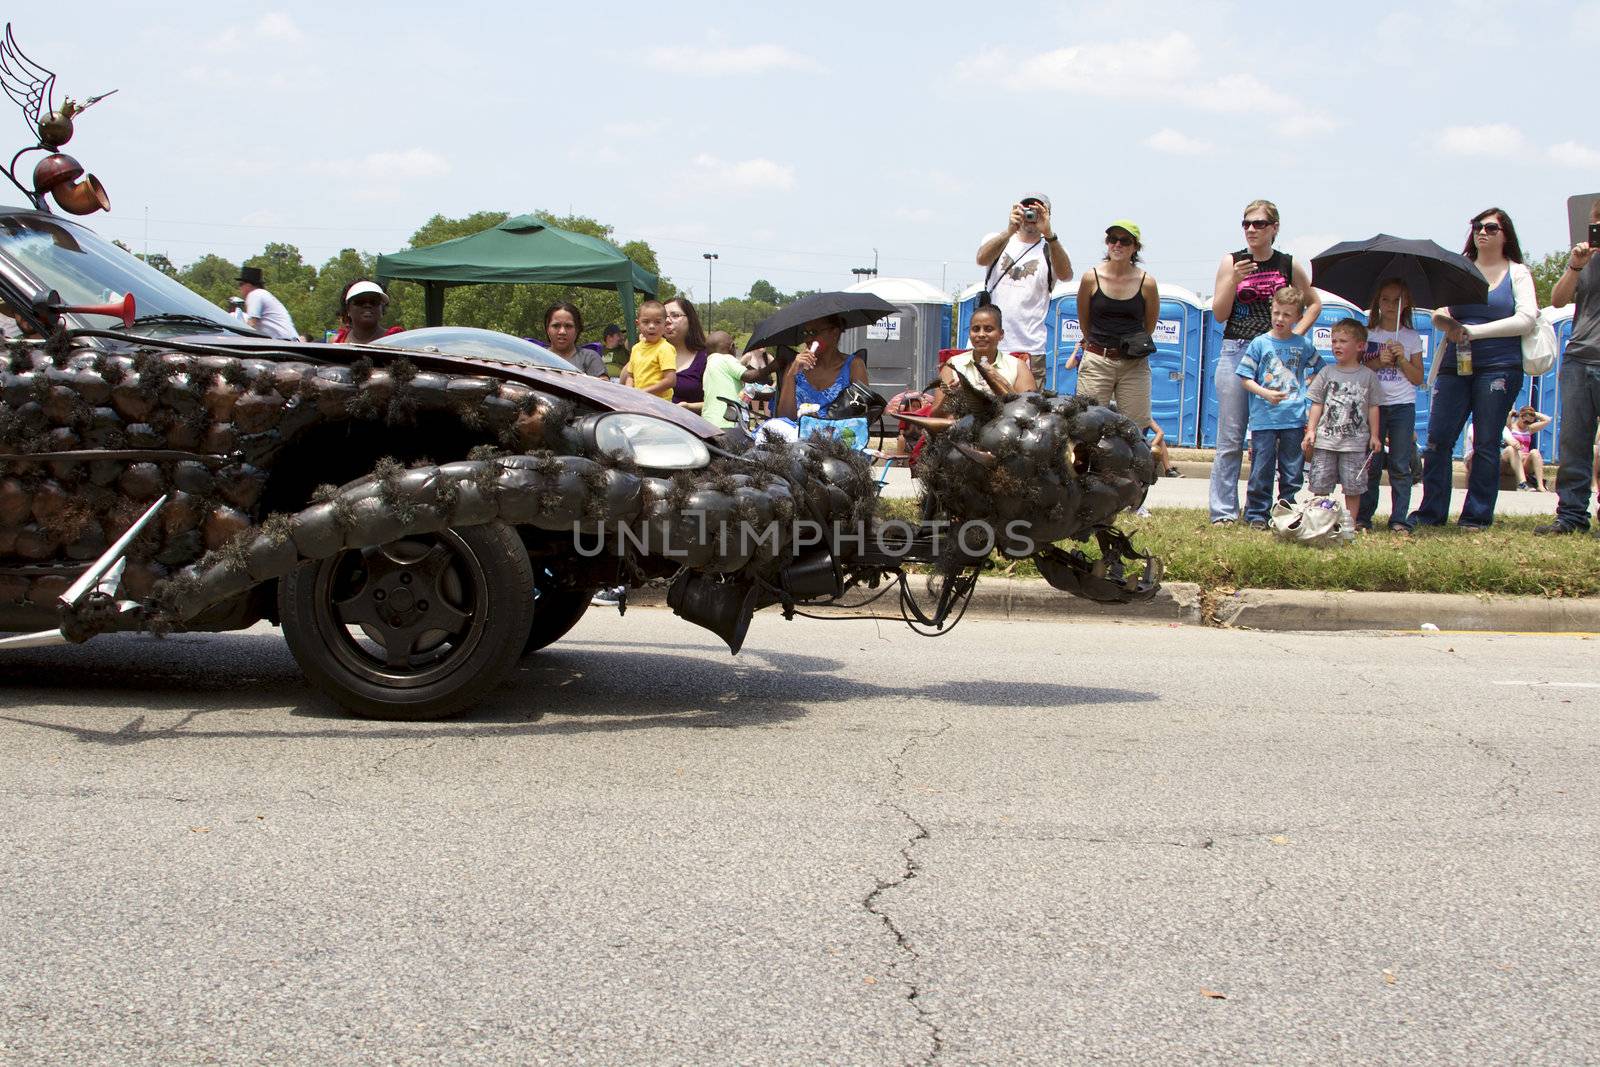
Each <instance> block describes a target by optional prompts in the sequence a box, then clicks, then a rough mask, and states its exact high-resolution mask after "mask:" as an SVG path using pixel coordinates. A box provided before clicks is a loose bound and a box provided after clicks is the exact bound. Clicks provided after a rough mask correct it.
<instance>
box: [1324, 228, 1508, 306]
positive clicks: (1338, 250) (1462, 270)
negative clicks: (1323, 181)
mask: <svg viewBox="0 0 1600 1067" xmlns="http://www.w3.org/2000/svg"><path fill="white" fill-rule="evenodd" d="M1391 278H1397V279H1399V280H1400V281H1403V282H1405V283H1406V286H1407V287H1408V288H1409V289H1410V290H1411V302H1412V303H1413V304H1414V305H1415V306H1416V307H1425V308H1442V307H1449V306H1450V305H1452V304H1482V303H1484V302H1486V301H1487V300H1488V299H1489V282H1488V279H1486V278H1485V277H1484V276H1483V272H1482V271H1480V270H1478V265H1477V264H1476V263H1473V262H1472V260H1470V259H1468V258H1467V257H1466V256H1463V255H1461V254H1460V253H1457V252H1450V251H1446V250H1445V249H1443V248H1441V247H1439V245H1437V244H1435V243H1434V242H1432V241H1426V240H1411V239H1408V238H1405V237H1392V236H1390V235H1389V234H1386V233H1380V234H1378V235H1377V236H1376V237H1369V238H1368V239H1367V240H1365V241H1344V242H1342V243H1340V244H1336V245H1334V246H1333V247H1332V248H1330V249H1328V250H1326V251H1325V252H1322V253H1321V254H1319V255H1317V256H1315V257H1314V258H1313V259H1312V260H1311V280H1312V282H1313V284H1315V285H1316V287H1317V288H1318V289H1324V290H1326V291H1328V292H1330V293H1333V294H1334V295H1335V296H1342V297H1344V298H1345V299H1346V300H1348V301H1350V302H1351V303H1353V304H1355V305H1356V306H1357V307H1368V306H1369V305H1370V304H1371V302H1372V297H1373V294H1374V293H1375V292H1377V289H1378V285H1379V283H1381V282H1386V281H1388V280H1390V279H1391Z"/></svg>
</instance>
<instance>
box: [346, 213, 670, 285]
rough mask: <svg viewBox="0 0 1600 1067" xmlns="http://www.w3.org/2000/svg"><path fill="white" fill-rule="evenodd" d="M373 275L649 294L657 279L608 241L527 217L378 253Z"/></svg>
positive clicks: (426, 280) (403, 278)
mask: <svg viewBox="0 0 1600 1067" xmlns="http://www.w3.org/2000/svg"><path fill="white" fill-rule="evenodd" d="M377 273H378V277H380V278H384V279H394V280H397V281H408V282H429V283H433V284H435V285H442V286H445V287H449V286H455V285H480V284H486V283H499V284H515V283H527V284H551V285H581V286H587V287H590V288H595V289H621V288H622V287H624V286H627V287H628V288H629V289H631V290H637V291H639V292H644V293H649V294H650V295H651V296H654V295H655V293H656V288H657V286H658V284H659V281H660V280H659V279H658V278H657V277H656V276H655V275H654V274H651V273H650V272H649V271H647V270H645V269H644V268H643V267H641V266H639V265H638V264H637V263H634V262H633V261H632V260H630V259H629V258H628V257H627V256H625V255H623V254H622V250H621V249H619V248H618V247H617V246H616V245H614V244H612V243H611V242H609V241H604V240H601V239H600V238H598V237H590V236H588V235H587V234H581V233H572V232H571V231H569V230H563V229H560V228H559V227H556V226H551V225H550V224H549V223H547V222H542V221H540V220H539V219H537V218H535V217H534V216H532V215H517V216H516V217H514V218H509V219H507V220H506V221H504V222H502V223H501V224H500V225H498V226H496V227H494V228H493V229H488V230H484V231H482V232H481V233H474V234H470V235H468V236H466V237H457V238H456V239H455V240H453V241H442V242H440V243H439V244H436V245H428V246H427V247H425V248H412V249H409V250H407V251H404V252H395V253H393V254H391V255H386V256H379V257H378V270H377Z"/></svg>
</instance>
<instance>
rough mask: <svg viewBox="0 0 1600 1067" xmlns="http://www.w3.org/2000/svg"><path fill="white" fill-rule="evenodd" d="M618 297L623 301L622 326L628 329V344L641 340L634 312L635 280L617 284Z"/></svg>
mask: <svg viewBox="0 0 1600 1067" xmlns="http://www.w3.org/2000/svg"><path fill="white" fill-rule="evenodd" d="M617 299H618V300H620V301H621V302H622V328H623V329H624V330H627V331H628V345H629V347H632V346H633V345H635V344H638V342H639V324H638V321H637V320H636V318H635V316H634V313H633V280H632V279H631V278H630V279H629V280H628V281H625V282H623V283H622V284H621V285H619V286H617Z"/></svg>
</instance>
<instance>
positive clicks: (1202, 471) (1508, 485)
mask: <svg viewBox="0 0 1600 1067" xmlns="http://www.w3.org/2000/svg"><path fill="white" fill-rule="evenodd" d="M1172 466H1174V467H1176V468H1177V469H1178V471H1179V472H1180V473H1181V474H1182V475H1183V476H1184V477H1185V478H1203V479H1205V480H1206V481H1210V480H1211V464H1210V463H1208V462H1206V461H1205V460H1203V459H1178V460H1173V461H1172ZM1544 476H1545V481H1546V483H1547V484H1550V485H1554V484H1555V477H1556V465H1555V464H1554V463H1546V464H1545V465H1544ZM1381 478H1382V484H1384V485H1388V484H1389V475H1388V473H1387V472H1385V473H1384V474H1382V475H1381ZM1239 480H1240V481H1241V482H1245V481H1249V480H1250V449H1249V448H1248V447H1247V448H1246V449H1245V452H1244V459H1243V460H1242V461H1241V462H1240V464H1239ZM1450 484H1451V485H1452V486H1453V487H1454V488H1456V489H1465V488H1466V487H1467V471H1466V468H1464V467H1463V466H1462V465H1461V461H1460V460H1455V461H1453V462H1452V464H1451V468H1450ZM1516 488H1517V483H1516V482H1514V481H1512V480H1511V477H1510V476H1509V475H1507V474H1505V473H1504V472H1502V473H1501V476H1500V491H1501V492H1503V493H1509V492H1512V491H1513V490H1515V489H1516Z"/></svg>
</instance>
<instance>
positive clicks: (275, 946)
mask: <svg viewBox="0 0 1600 1067" xmlns="http://www.w3.org/2000/svg"><path fill="white" fill-rule="evenodd" d="M1595 653H1596V645H1595V643H1594V642H1593V641H1590V640H1587V639H1583V638H1578V637H1543V636H1541V637H1528V636H1511V635H1506V636H1499V635H1453V634H1434V635H1385V634H1346V635H1332V634H1317V635H1297V634H1271V635H1267V634H1257V633H1241V632H1223V631H1215V630H1202V629H1197V628H1192V627H1186V628H1177V627H1167V626H1140V625H1118V624H1101V623H1050V624H1038V625H1024V624H1020V623H1003V622H997V621H989V620H973V619H969V620H967V621H965V622H964V623H962V625H961V626H960V627H959V628H958V629H957V630H956V631H955V633H954V635H953V636H951V637H947V638H940V639H938V640H927V639H923V638H919V637H916V636H914V635H913V634H911V633H910V632H909V631H907V630H906V629H905V628H904V627H902V626H900V625H898V624H890V623H873V622H840V623H833V624H824V623H819V622H811V621H806V620H796V621H795V622H792V623H785V622H783V621H782V620H781V618H778V617H777V616H776V615H774V614H771V613H768V614H764V615H763V616H761V617H759V618H758V620H757V622H756V624H755V626H754V628H753V630H752V633H751V638H750V641H749V644H748V645H747V648H746V651H745V652H744V653H743V654H742V655H741V656H740V657H739V658H737V659H731V658H730V657H729V656H728V655H727V652H726V650H725V649H721V648H719V647H718V646H717V644H716V643H715V640H714V639H713V638H711V636H710V635H709V634H705V633H704V632H703V631H699V630H697V629H694V628H692V627H690V626H688V625H687V624H685V623H682V622H680V621H679V620H676V619H674V618H672V617H671V616H669V615H667V614H666V613H664V612H660V611H642V610H636V611H634V612H630V613H629V615H628V617H627V618H626V619H624V620H618V619H617V618H616V617H615V616H614V615H609V614H607V615H602V614H600V613H597V612H596V613H591V615H590V616H589V617H588V618H586V619H585V620H584V621H583V622H582V623H581V624H580V625H579V627H578V629H577V630H575V631H574V633H573V635H572V637H571V639H569V640H568V641H566V642H563V643H562V644H561V645H558V646H556V647H555V648H553V649H551V650H549V651H548V652H547V653H545V654H541V655H540V656H537V657H534V658H532V659H529V660H527V661H525V663H524V664H523V667H522V669H521V671H520V673H519V674H518V675H517V677H516V682H515V684H514V685H513V686H510V687H507V688H506V689H504V690H502V691H500V692H499V693H498V694H497V696H496V697H495V698H494V699H493V700H492V701H491V702H489V703H488V704H487V705H485V706H483V707H481V708H480V709H478V710H477V711H476V712H475V713H473V714H471V715H470V716H469V717H468V718H466V719H464V720H460V721H455V722H449V723H436V724H418V725H391V724H383V723H371V722H363V721H359V720H353V719H349V718H346V717H343V716H340V715H338V714H334V713H330V712H328V711H327V710H325V709H324V708H322V707H321V706H320V705H319V704H318V703H317V702H316V701H315V700H314V699H313V698H312V697H311V695H310V694H309V693H308V692H307V691H306V690H305V688H304V687H303V684H302V683H301V681H300V680H299V677H298V675H297V673H296V671H295V669H294V666H293V663H292V661H291V660H290V659H289V657H288V655H287V653H286V652H285V651H284V649H283V646H282V643H281V641H279V640H278V639H277V637H276V636H275V635H274V634H273V633H272V632H271V631H266V630H262V631H259V632H253V633H249V634H244V635H236V636H229V637H207V638H187V637H186V638H174V639H167V640H165V641H159V642H158V641H154V640H150V639H136V638H109V639H102V640H97V641H96V642H93V643H91V644H89V645H87V646H83V647H78V648H65V649H46V650H32V651H25V652H19V653H13V654H11V655H10V657H9V658H7V659H5V660H3V661H0V680H3V682H4V689H0V693H3V694H4V698H3V702H4V704H5V708H4V710H3V711H0V792H3V795H4V798H5V805H4V810H5V818H4V819H3V820H0V877H3V878H4V892H3V894H0V991H3V995H0V1062H4V1063H6V1064H12V1063H16V1064H33V1063H73V1064H80V1063H118V1064H120V1063H149V1064H183V1063H212V1062H221V1063H264V1062H290V1063H317V1064H323V1063H432V1062H448V1063H474V1064H477V1063H491V1062H505V1063H513V1062H515V1063H527V1062H581V1063H641V1062H649V1063H691V1062H693V1063H772V1062H803V1063H841V1064H876V1063H884V1064H899V1063H924V1062H942V1063H1027V1062H1032V1063H1045V1062H1050V1063H1056V1062H1062V1061H1076V1060H1085V1059H1090V1058H1094V1059H1100V1060H1108V1061H1117V1062H1167V1063H1189V1062H1197V1061H1198V1062H1230V1063H1232V1062H1261V1063H1268V1062H1270V1063H1280V1064H1283V1063H1330V1062H1363V1063H1370V1062H1451V1063H1487V1062H1507V1061H1516V1062H1521V1063H1552V1064H1555V1063H1561V1064H1568V1063H1577V1062H1586V1061H1587V1062H1592V1061H1594V1060H1596V1059H1600V1012H1597V1011H1596V1010H1595V1004H1596V1003H1597V1002H1600V947H1597V946H1600V921H1597V920H1600V892H1597V890H1596V881H1597V877H1600V799H1597V796H1600V794H1597V792H1596V790H1595V788H1594V772H1595V766H1596V757H1597V755H1600V743H1597V737H1600V729H1597V726H1600V672H1597V670H1596V668H1595V663H1596V656H1595Z"/></svg>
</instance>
